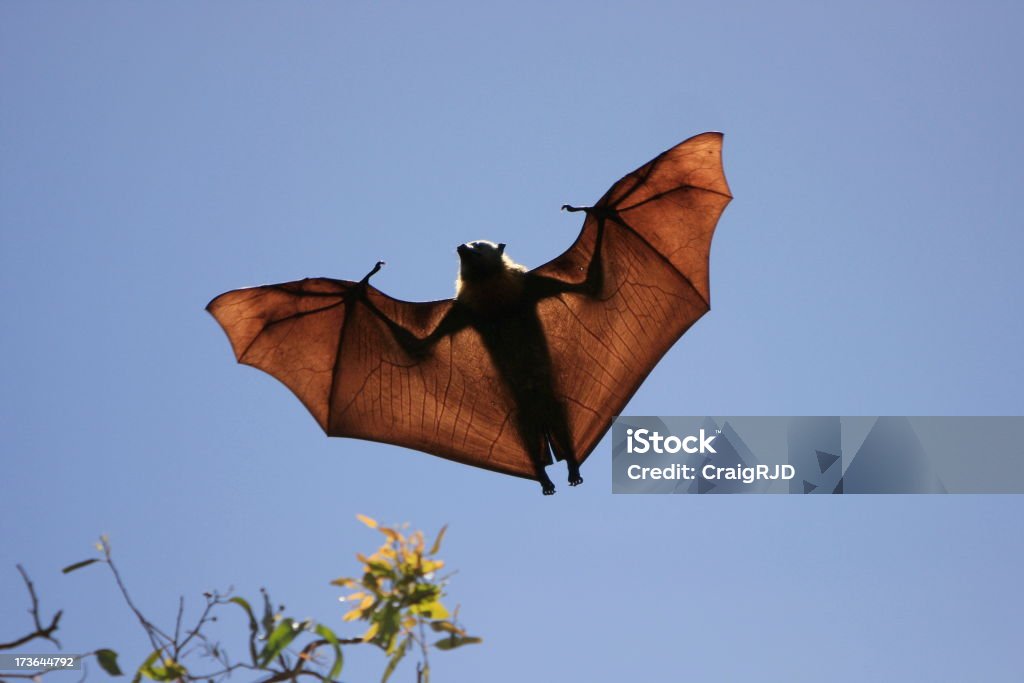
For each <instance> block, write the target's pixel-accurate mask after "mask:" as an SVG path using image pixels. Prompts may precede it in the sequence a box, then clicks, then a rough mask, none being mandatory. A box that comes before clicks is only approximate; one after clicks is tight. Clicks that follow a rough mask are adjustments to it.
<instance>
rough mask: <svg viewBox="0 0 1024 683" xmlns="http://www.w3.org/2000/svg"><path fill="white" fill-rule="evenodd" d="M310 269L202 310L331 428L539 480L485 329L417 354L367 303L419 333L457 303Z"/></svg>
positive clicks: (245, 357) (243, 359) (239, 354)
mask: <svg viewBox="0 0 1024 683" xmlns="http://www.w3.org/2000/svg"><path fill="white" fill-rule="evenodd" d="M359 287H360V285H359V284H358V283H354V282H347V281H343V280H332V279H328V278H313V279H306V280H300V281H297V282H288V283H285V284H279V285H267V286H263V287H252V288H249V289H239V290H235V291H231V292H227V293H226V294H222V295H220V296H218V297H217V298H216V299H214V300H213V301H211V302H210V304H209V305H208V306H207V310H208V311H209V312H210V313H211V314H212V315H213V317H214V318H216V319H217V322H219V323H220V325H221V327H223V328H224V331H225V332H226V333H227V335H228V338H229V339H230V341H231V346H232V348H233V349H234V352H235V357H236V358H237V359H238V361H239V362H240V363H244V364H246V365H252V366H254V367H257V368H259V369H260V370H263V371H264V372H267V373H269V374H271V375H273V376H274V377H276V378H277V379H279V380H280V381H281V382H283V383H284V384H285V385H286V386H287V387H288V388H289V389H291V390H292V392H293V393H294V394H295V395H296V396H297V397H298V398H299V400H300V401H302V403H303V405H305V406H306V408H307V409H308V410H309V412H310V413H312V415H313V417H314V418H316V421H317V422H318V423H319V424H320V426H321V427H322V428H323V430H324V431H325V432H326V433H327V434H328V435H330V436H348V437H353V438H359V439H368V440H371V441H381V442H384V443H390V444H395V445H398V446H405V447H407V448H414V449H417V450H421V451H426V452H428V453H432V454H434V455H438V456H441V457H442V458H448V459H449V460H455V461H457V462H461V463H465V464H468V465H475V466H477V467H484V468H486V469H491V470H496V471H498V472H503V473H505V474H512V475H516V476H521V477H527V478H531V479H532V478H535V473H534V468H533V465H532V464H531V460H530V457H529V455H528V454H527V453H526V451H525V450H524V449H523V447H522V446H521V444H520V441H519V439H518V438H509V433H510V432H512V431H513V427H512V424H511V423H510V421H509V420H510V416H511V414H512V411H513V403H512V398H511V396H510V395H509V392H508V390H507V388H506V387H505V385H504V384H503V382H502V381H501V380H500V377H499V375H498V372H497V370H496V369H495V368H494V365H493V363H492V362H491V360H490V357H489V356H488V354H487V351H486V349H485V348H484V346H483V344H482V342H481V340H480V337H479V335H478V334H477V333H476V332H475V331H474V330H473V329H472V328H468V327H466V328H463V329H460V330H458V331H456V332H454V333H452V334H450V335H447V336H445V337H443V338H442V339H440V340H438V341H437V342H436V344H434V345H433V346H432V348H431V349H430V351H428V352H425V353H424V354H422V355H417V356H415V357H414V356H412V355H410V354H409V353H408V352H406V351H405V350H404V349H403V348H402V347H401V346H400V345H399V344H398V343H397V342H396V340H395V337H394V335H393V333H392V331H391V330H390V329H388V327H387V325H386V324H385V323H384V322H383V321H382V320H381V319H380V317H378V316H377V315H376V314H375V313H374V312H373V311H372V310H371V309H370V308H369V306H367V304H366V299H368V300H369V301H370V302H372V303H373V305H375V306H376V307H377V309H378V310H379V311H380V312H381V313H383V314H384V315H385V316H387V317H388V318H389V319H390V320H392V321H394V323H395V324H397V325H398V326H400V327H402V328H404V329H406V330H407V331H408V332H409V333H411V334H412V335H414V336H416V337H419V338H423V337H426V336H428V335H429V334H430V333H431V332H433V331H434V330H436V329H437V327H438V325H439V324H441V321H442V320H443V319H444V318H445V316H446V315H448V314H449V312H450V311H451V309H452V306H453V302H452V301H451V300H447V301H434V302H429V303H410V302H406V301H399V300H397V299H392V298H391V297H389V296H386V295H385V294H383V293H381V292H380V291H378V290H376V289H375V288H373V287H371V286H369V285H366V286H365V287H366V289H365V290H364V291H365V293H364V294H363V296H365V297H366V299H364V298H361V297H360V296H359V294H360V293H359Z"/></svg>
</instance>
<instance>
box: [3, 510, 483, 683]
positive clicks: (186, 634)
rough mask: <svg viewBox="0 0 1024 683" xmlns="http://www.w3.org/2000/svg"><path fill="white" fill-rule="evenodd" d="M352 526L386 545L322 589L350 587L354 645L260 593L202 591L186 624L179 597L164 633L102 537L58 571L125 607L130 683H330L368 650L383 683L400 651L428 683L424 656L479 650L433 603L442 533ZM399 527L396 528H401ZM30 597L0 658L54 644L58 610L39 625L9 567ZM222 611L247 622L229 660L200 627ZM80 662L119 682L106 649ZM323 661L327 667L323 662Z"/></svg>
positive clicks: (34, 607) (441, 584)
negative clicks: (133, 624) (85, 555)
mask: <svg viewBox="0 0 1024 683" xmlns="http://www.w3.org/2000/svg"><path fill="white" fill-rule="evenodd" d="M358 518H359V519H360V521H362V522H363V523H364V524H366V525H367V526H370V527H371V528H374V529H377V530H378V531H380V532H381V533H382V534H384V535H385V536H386V538H387V540H386V541H385V543H384V545H382V546H381V547H380V548H379V549H378V550H377V552H376V553H374V554H373V555H371V556H370V557H365V556H363V555H362V554H358V553H357V555H356V557H357V558H358V559H359V560H360V562H362V563H363V576H362V578H361V579H359V580H357V579H351V578H341V579H336V580H335V581H332V582H331V583H332V584H334V585H338V586H343V587H349V588H357V589H359V590H356V591H355V592H353V593H351V594H350V595H348V596H346V597H344V598H342V600H343V601H348V602H358V605H357V606H356V607H354V608H353V609H351V610H350V611H349V612H348V613H347V614H346V615H345V616H344V617H343V621H354V620H356V619H359V620H363V621H367V622H369V624H370V627H369V628H368V629H367V631H366V632H365V633H363V635H361V636H359V637H355V638H339V637H338V635H337V634H336V633H335V632H334V631H333V630H332V629H331V628H330V627H328V626H327V625H326V624H322V623H317V622H315V621H313V620H311V619H303V620H299V619H295V618H292V617H289V616H286V615H285V614H284V609H285V608H284V605H280V606H278V608H277V609H274V606H273V605H274V603H273V602H272V601H271V599H270V594H269V593H268V592H267V591H266V590H265V589H260V593H261V596H262V601H261V602H262V605H261V608H262V609H261V611H260V612H259V613H257V611H256V610H255V609H254V608H253V606H252V604H251V603H250V602H249V601H248V600H246V599H245V598H242V597H240V596H234V595H232V594H231V593H232V591H231V589H228V590H227V591H225V592H223V593H222V592H219V591H213V592H206V593H203V599H204V604H203V607H202V609H201V610H200V612H199V614H198V616H197V617H195V619H194V620H193V621H191V624H190V625H188V624H186V619H185V600H184V598H179V600H178V609H177V614H176V618H175V620H174V625H173V628H166V627H161V626H158V625H157V624H156V623H154V622H153V621H152V620H150V619H149V618H147V617H146V616H145V615H144V614H143V613H142V611H141V610H140V609H139V608H138V606H137V605H136V603H135V601H134V600H133V599H132V596H131V594H130V593H129V591H128V587H127V585H126V583H125V581H124V579H123V577H122V575H121V572H120V571H119V569H118V567H117V564H116V563H115V562H114V558H113V553H112V551H111V545H110V539H108V538H107V537H106V536H102V537H101V538H100V541H99V542H98V543H97V544H96V549H97V550H98V551H99V553H100V557H93V558H89V559H86V560H83V561H81V562H76V563H74V564H71V565H69V566H67V567H65V568H64V569H63V573H65V574H69V573H71V572H74V571H78V570H80V569H83V568H85V567H88V566H90V565H93V564H103V565H106V566H107V568H108V570H109V571H110V573H111V575H112V577H113V579H114V583H115V584H116V585H117V588H118V590H119V591H120V593H121V597H122V598H123V599H124V601H125V603H126V604H127V606H128V608H129V609H130V610H131V612H132V614H133V615H134V616H135V619H136V620H137V621H138V622H139V625H140V626H141V627H142V629H143V630H144V631H145V633H146V636H147V638H148V639H149V643H150V646H151V648H152V651H151V652H150V653H149V655H148V656H147V657H146V658H145V659H144V660H143V662H142V663H141V664H140V665H139V667H138V668H137V669H136V672H135V676H134V678H133V681H132V683H140V682H141V681H142V679H143V678H146V679H149V680H152V681H160V682H171V681H178V682H181V683H199V682H200V681H203V682H204V683H221V682H222V681H224V679H226V678H228V677H229V676H231V674H233V673H235V672H238V671H247V672H251V673H253V674H255V675H256V677H255V678H254V680H255V681H258V683H278V682H279V681H298V680H299V679H300V678H312V679H315V680H318V681H322V682H323V683H334V682H336V681H338V677H339V676H340V675H341V671H342V667H343V665H344V657H343V653H342V646H349V645H359V644H364V643H370V644H373V645H376V646H377V647H379V648H381V649H382V650H384V652H385V653H386V654H387V655H388V662H387V665H386V668H385V670H384V674H383V677H382V679H381V680H382V683H386V681H387V680H388V678H389V677H390V676H391V674H392V673H393V672H394V670H395V668H396V667H397V666H398V663H399V662H400V661H401V660H402V658H403V657H404V656H405V655H406V653H407V652H408V651H410V650H412V649H414V648H417V649H418V650H419V654H420V661H419V662H418V663H417V666H416V676H417V683H429V680H430V664H429V650H430V649H431V648H436V649H438V650H451V649H454V648H456V647H460V646H462V645H468V644H471V643H479V642H481V641H480V639H479V638H476V637H472V636H469V635H468V634H467V633H466V632H465V630H464V629H463V628H462V627H460V626H459V625H458V622H457V621H456V616H457V613H458V610H457V609H456V610H455V614H450V613H449V612H448V610H447V609H446V608H445V606H444V605H443V604H442V603H441V598H442V597H443V596H444V589H445V586H446V585H447V582H448V579H449V578H450V577H451V574H449V575H446V576H442V577H437V576H436V572H437V571H438V570H440V569H441V568H442V567H443V566H444V562H443V561H442V560H440V559H438V558H437V557H436V555H437V553H438V551H439V550H440V548H441V541H442V539H443V537H444V533H445V529H444V528H442V529H441V531H440V533H439V534H438V535H437V538H436V540H435V541H434V543H433V545H432V546H431V548H430V550H429V551H427V550H426V549H425V542H424V539H423V534H422V532H420V531H415V532H412V533H410V534H408V535H405V534H403V533H402V532H401V531H398V530H396V529H392V528H388V527H383V526H380V525H378V524H377V523H376V522H375V521H374V520H372V519H370V518H368V517H364V516H362V515H358ZM403 528H404V527H403ZM18 571H19V572H20V573H21V575H22V578H23V579H24V581H25V585H26V587H27V589H28V592H29V596H30V598H31V603H32V604H31V609H30V610H29V613H30V614H31V615H32V621H33V625H34V630H33V631H32V632H31V633H28V634H26V635H25V636H23V637H21V638H18V639H16V640H13V641H11V642H9V643H0V650H10V649H13V648H16V647H19V646H21V645H24V644H25V643H28V642H31V641H32V640H35V639H37V638H41V639H45V640H49V641H50V642H52V643H54V644H55V645H56V646H57V647H58V648H59V647H60V642H59V641H58V640H57V639H56V638H55V637H54V635H53V634H54V632H55V631H57V629H58V626H59V623H60V618H61V614H62V613H61V612H57V613H56V614H55V615H54V616H53V618H52V619H51V620H50V623H49V625H47V626H44V625H43V622H44V620H43V619H42V617H41V615H40V610H39V600H38V597H37V596H36V592H35V587H34V586H33V584H32V581H31V580H30V579H29V577H28V574H27V573H26V572H25V570H24V569H23V568H22V567H21V565H18ZM229 605H234V606H237V607H238V608H240V609H241V610H243V611H244V613H245V615H246V617H247V622H248V623H247V631H248V632H247V637H246V643H247V653H246V654H247V657H246V658H244V659H243V660H239V661H235V660H232V659H231V658H230V657H229V656H228V654H227V652H226V651H225V650H224V648H223V647H222V646H221V645H220V643H219V642H218V641H216V640H214V639H213V638H212V637H211V636H210V634H209V632H208V631H209V628H210V626H211V625H212V624H213V623H214V622H217V620H218V616H219V614H220V613H221V612H222V611H223V610H224V609H225V608H226V607H228V606H229ZM427 629H430V630H431V631H433V632H435V633H440V634H442V637H441V639H440V640H438V641H436V642H434V643H430V642H428V640H427V636H426V633H427ZM83 657H95V658H96V660H97V662H98V663H99V665H100V667H101V668H102V669H103V670H104V671H106V672H107V673H108V674H110V675H111V676H121V675H123V674H122V671H121V668H120V665H119V664H118V661H117V659H118V655H117V653H116V652H115V651H114V650H111V649H100V650H96V651H94V652H90V653H88V654H87V655H83ZM328 663H329V664H328ZM55 670H57V669H42V670H39V671H34V672H31V673H12V674H5V675H4V676H3V677H0V683H2V681H3V680H4V679H6V678H10V679H15V678H33V679H38V678H39V677H41V676H42V675H44V674H47V673H50V672H51V671H55Z"/></svg>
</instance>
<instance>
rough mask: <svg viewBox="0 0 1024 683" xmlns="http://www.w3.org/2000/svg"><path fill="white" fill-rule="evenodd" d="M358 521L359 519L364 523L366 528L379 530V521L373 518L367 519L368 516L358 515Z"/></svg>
mask: <svg viewBox="0 0 1024 683" xmlns="http://www.w3.org/2000/svg"><path fill="white" fill-rule="evenodd" d="M356 519H358V520H359V521H360V522H362V523H363V524H365V525H366V526H368V527H370V528H371V529H376V528H377V520H375V519H371V518H369V517H367V516H366V515H356Z"/></svg>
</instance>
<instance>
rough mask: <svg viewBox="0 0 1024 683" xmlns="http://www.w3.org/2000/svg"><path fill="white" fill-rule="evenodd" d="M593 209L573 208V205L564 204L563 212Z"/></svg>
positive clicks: (586, 207) (585, 207)
mask: <svg viewBox="0 0 1024 683" xmlns="http://www.w3.org/2000/svg"><path fill="white" fill-rule="evenodd" d="M589 208H591V207H589V206H573V205H571V204H562V211H570V212H572V211H586V210H587V209H589Z"/></svg>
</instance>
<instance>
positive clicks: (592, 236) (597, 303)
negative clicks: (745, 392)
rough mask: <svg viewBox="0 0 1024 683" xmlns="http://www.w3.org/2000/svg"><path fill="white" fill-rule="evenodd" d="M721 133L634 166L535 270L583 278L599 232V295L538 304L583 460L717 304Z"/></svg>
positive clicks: (724, 195)
mask: <svg viewBox="0 0 1024 683" xmlns="http://www.w3.org/2000/svg"><path fill="white" fill-rule="evenodd" d="M721 149H722V135H721V134H720V133H704V134H702V135H698V136H696V137H693V138H690V139H689V140H686V141H685V142H682V143H680V144H679V145H676V146H675V147H673V148H672V149H670V150H668V151H666V152H664V153H663V154H661V155H659V156H658V157H657V158H655V159H653V160H652V161H650V162H649V163H647V164H644V165H643V166H641V167H640V168H638V169H637V170H635V171H633V172H632V173H630V174H629V175H627V176H626V177H624V178H623V179H622V180H620V181H619V182H617V183H615V185H613V186H612V188H611V189H610V190H608V192H607V193H605V195H604V196H603V197H602V198H601V199H600V201H598V202H597V204H595V206H594V207H593V210H592V211H589V212H588V214H587V218H586V220H585V222H584V224H583V230H582V232H581V233H580V236H579V237H578V238H577V240H576V242H575V243H574V244H573V245H572V247H570V248H569V250H568V251H566V252H565V253H564V254H562V255H561V256H559V257H558V258H556V259H555V260H553V261H551V262H550V263H547V264H545V265H543V266H540V267H539V268H537V269H535V270H534V271H532V272H533V273H534V274H536V275H540V276H544V277H546V278H551V279H555V280H559V281H562V282H564V283H567V284H581V283H583V282H584V281H585V279H586V275H587V272H588V268H589V265H590V262H591V259H592V258H593V255H594V251H595V244H596V240H597V239H598V234H599V232H600V233H601V234H602V243H601V255H600V259H601V272H602V275H603V278H602V281H601V282H600V287H599V291H598V292H597V293H596V295H591V294H583V293H579V292H563V293H561V294H558V295H556V296H551V297H548V298H545V299H542V300H541V301H540V302H539V304H538V311H539V315H540V318H541V323H542V325H543V327H544V331H545V336H546V337H547V339H548V342H549V345H550V348H551V350H552V365H553V371H554V378H553V380H554V385H555V393H556V396H557V397H559V398H560V399H562V400H563V401H564V403H565V405H566V410H567V414H568V422H569V431H570V436H571V438H572V440H573V450H574V451H575V452H576V456H577V458H578V460H579V461H580V462H582V461H583V460H584V459H585V458H586V457H587V456H588V455H589V454H590V452H591V451H592V450H593V449H594V446H596V445H597V442H598V441H599V440H600V439H601V437H602V436H603V435H604V433H605V432H606V431H607V430H608V427H609V426H610V425H611V421H612V418H613V417H615V416H616V415H618V414H619V413H620V412H621V410H622V409H623V408H624V407H625V405H626V403H627V402H628V401H629V399H630V397H632V395H633V393H634V392H635V391H636V390H637V388H638V387H639V386H640V383H641V382H643V380H644V378H646V377H647V375H648V374H649V373H650V371H651V370H652V369H653V368H654V366H655V364H656V363H657V362H658V360H660V359H661V357H662V356H663V355H664V354H665V352H666V351H667V350H668V349H669V347H671V346H672V344H674V343H675V341H676V340H677V339H679V337H680V336H682V334H683V333H684V332H686V330H687V329H689V327H690V326H691V325H693V323H694V322H696V321H697V319H698V318H700V317H701V316H702V315H704V313H706V312H707V311H708V310H709V308H710V292H709V289H708V256H709V252H710V249H711V238H712V235H713V233H714V230H715V225H716V224H717V222H718V218H719V216H720V215H721V214H722V211H723V210H724V209H725V206H726V204H728V203H729V200H730V199H731V195H730V194H729V187H728V185H727V184H726V181H725V175H724V173H723V171H722V160H721Z"/></svg>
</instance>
